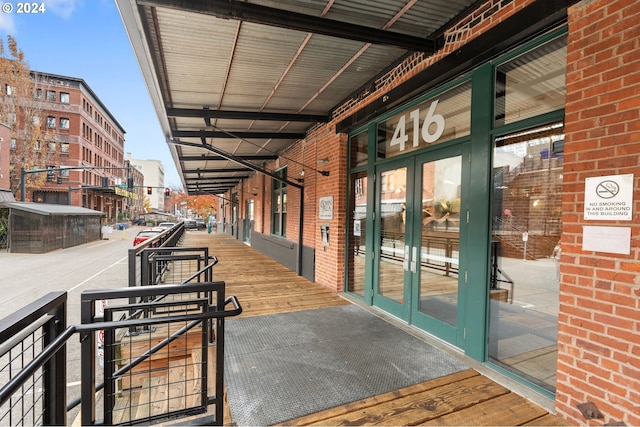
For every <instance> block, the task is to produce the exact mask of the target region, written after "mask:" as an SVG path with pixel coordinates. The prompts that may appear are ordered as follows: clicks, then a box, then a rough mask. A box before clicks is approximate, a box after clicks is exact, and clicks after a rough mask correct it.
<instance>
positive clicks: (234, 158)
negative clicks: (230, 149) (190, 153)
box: [170, 132, 304, 190]
mask: <svg viewBox="0 0 640 427" xmlns="http://www.w3.org/2000/svg"><path fill="white" fill-rule="evenodd" d="M205 133H206V132H201V133H200V137H201V138H200V141H201V142H202V144H196V143H193V142H184V141H170V143H171V144H175V145H184V146H187V147H196V148H204V149H205V150H208V151H211V152H212V153H215V154H217V155H219V156H221V157H224V158H225V159H227V160H230V161H232V162H236V163H239V164H241V165H242V166H246V167H247V168H249V169H251V170H253V171H256V172H258V173H261V174H264V175H267V176H269V177H271V178H273V179H275V180H276V181H279V182H283V183H285V184H287V185H290V186H292V187H294V188H298V189H300V190H302V189H303V188H304V186H302V185H300V184H298V183H297V182H293V181H289V180H287V179H282V178H281V177H279V176H278V175H276V174H275V173H272V172H269V171H268V170H266V169H263V168H261V167H259V166H256V165H254V164H252V163H249V162H247V161H245V160H243V159H241V158H240V157H237V156H234V155H233V154H229V153H227V152H225V151H223V150H220V149H219V148H216V147H214V146H213V145H211V144H208V143H207V141H206V139H205V136H204V134H205Z"/></svg>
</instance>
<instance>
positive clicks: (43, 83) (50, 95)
mask: <svg viewBox="0 0 640 427" xmlns="http://www.w3.org/2000/svg"><path fill="white" fill-rule="evenodd" d="M32 77H33V80H34V84H35V87H36V92H35V93H36V95H35V96H36V97H37V98H38V101H40V102H41V105H42V117H43V119H42V126H43V130H44V132H46V134H47V135H51V136H52V137H51V138H50V139H49V140H48V141H46V142H40V147H39V149H41V150H47V151H48V153H47V154H48V156H47V157H48V158H49V159H50V161H49V164H47V165H42V166H41V167H42V168H51V169H53V170H52V172H50V173H47V174H48V177H47V180H46V181H45V183H44V185H42V186H41V187H40V188H38V189H35V190H31V191H29V190H27V191H28V192H29V193H28V194H25V197H24V198H25V200H27V201H34V202H38V203H53V204H71V205H74V206H82V207H86V208H89V209H95V210H99V211H102V212H104V215H105V220H106V221H107V222H115V221H116V217H117V216H122V215H121V214H122V213H123V212H128V211H130V210H131V207H130V206H129V205H131V206H134V204H135V203H136V202H135V200H136V199H138V198H140V196H139V194H137V193H136V191H137V192H141V189H137V190H132V191H129V190H127V189H126V188H117V187H118V186H124V187H126V184H127V179H128V174H127V170H126V168H125V159H124V134H125V131H124V129H123V128H122V126H121V125H120V124H119V123H118V121H117V120H116V119H115V117H113V115H112V114H111V113H110V112H109V110H108V109H107V108H106V106H105V105H104V104H103V103H102V102H101V101H100V99H99V98H98V97H97V95H96V94H95V93H94V92H93V91H92V90H91V88H90V87H89V86H88V85H87V84H86V82H84V81H83V80H82V79H78V78H74V77H66V76H59V75H53V74H47V73H41V72H33V73H32ZM16 143H19V141H16ZM20 167H21V165H20V164H17V163H16V164H15V170H16V171H19V170H20ZM60 168H63V169H64V168H70V170H68V171H66V170H57V169H60ZM19 180H20V174H19V173H17V172H16V173H15V176H14V179H13V183H12V187H13V188H15V189H18V190H17V191H18V193H19V187H20V186H19ZM69 199H70V200H69ZM128 201H131V202H128Z"/></svg>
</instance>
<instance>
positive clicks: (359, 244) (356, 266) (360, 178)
mask: <svg viewBox="0 0 640 427" xmlns="http://www.w3.org/2000/svg"><path fill="white" fill-rule="evenodd" d="M349 207H350V210H351V215H350V217H349V239H348V242H349V248H348V254H347V291H349V292H353V293H355V294H357V295H360V296H361V297H364V289H365V274H364V273H365V261H366V253H367V250H366V245H365V236H366V232H365V231H366V222H367V174H366V172H364V171H363V172H358V173H354V174H352V175H351V177H350V183H349Z"/></svg>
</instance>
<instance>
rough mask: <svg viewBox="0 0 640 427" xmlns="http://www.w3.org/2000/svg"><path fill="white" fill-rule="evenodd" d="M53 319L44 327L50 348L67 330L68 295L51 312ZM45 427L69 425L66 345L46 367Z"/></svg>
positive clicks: (46, 345)
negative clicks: (47, 426) (46, 426)
mask: <svg viewBox="0 0 640 427" xmlns="http://www.w3.org/2000/svg"><path fill="white" fill-rule="evenodd" d="M50 314H51V315H53V318H52V319H51V320H49V321H48V322H47V323H46V324H45V325H44V327H43V329H44V346H45V348H46V347H48V346H49V345H50V344H51V343H52V342H53V341H54V340H55V339H56V338H57V337H58V335H60V334H61V333H62V332H63V331H64V330H65V329H66V328H67V294H66V293H65V294H64V297H63V303H62V304H60V305H58V306H57V307H55V308H54V309H53V310H52V311H51V312H50ZM43 394H44V397H43V399H44V415H43V424H44V425H58V426H64V425H66V424H67V346H66V345H64V346H62V347H61V348H60V350H58V351H57V352H56V354H55V355H54V356H52V357H51V359H49V361H47V362H46V363H45V365H44V391H43Z"/></svg>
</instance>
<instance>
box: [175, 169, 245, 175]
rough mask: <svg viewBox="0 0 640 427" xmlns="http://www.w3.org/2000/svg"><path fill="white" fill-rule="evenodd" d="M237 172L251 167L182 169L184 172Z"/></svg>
mask: <svg viewBox="0 0 640 427" xmlns="http://www.w3.org/2000/svg"><path fill="white" fill-rule="evenodd" d="M225 172H227V173H236V172H249V168H229V169H226V168H217V169H182V173H201V174H204V173H225Z"/></svg>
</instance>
